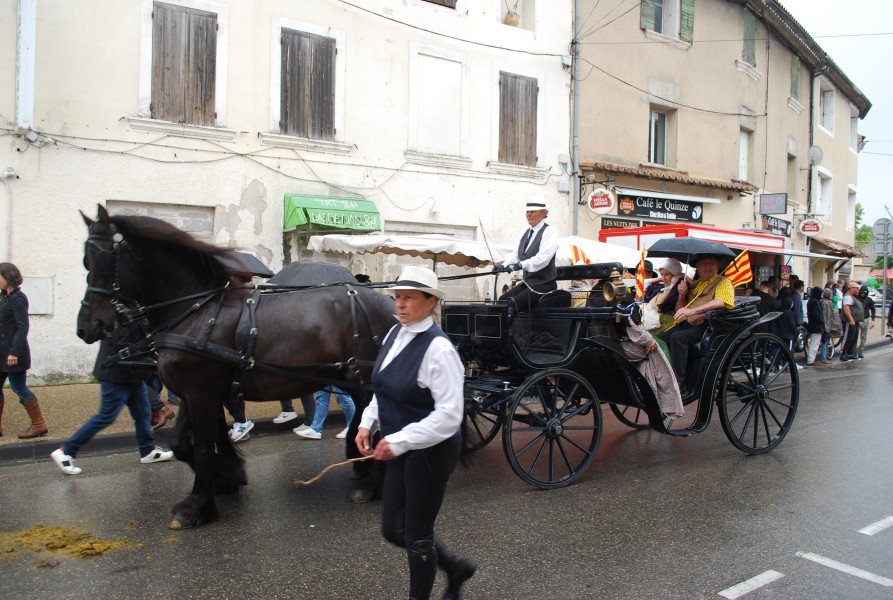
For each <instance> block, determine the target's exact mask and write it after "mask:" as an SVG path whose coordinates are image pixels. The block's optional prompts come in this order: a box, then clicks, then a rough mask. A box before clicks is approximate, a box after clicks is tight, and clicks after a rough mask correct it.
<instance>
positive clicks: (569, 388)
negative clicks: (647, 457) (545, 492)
mask: <svg viewBox="0 0 893 600" xmlns="http://www.w3.org/2000/svg"><path fill="white" fill-rule="evenodd" d="M506 417H507V420H506V428H507V430H506V431H505V433H504V434H503V436H502V445H503V449H504V450H505V456H506V458H507V459H508V461H509V464H510V465H511V466H512V468H513V469H514V470H515V473H517V474H518V477H520V478H521V479H523V480H524V481H526V482H527V483H530V484H532V485H535V486H537V487H540V488H543V489H552V488H558V487H562V486H565V485H567V484H569V483H570V482H572V481H573V480H574V479H576V478H577V476H578V475H580V474H581V473H582V472H583V471H585V470H586V467H588V466H589V463H590V462H592V459H593V458H594V457H595V452H596V450H597V449H598V443H599V441H600V440H601V435H602V412H601V408H600V405H599V402H598V397H597V396H596V394H595V391H594V390H593V389H592V386H591V385H589V382H587V381H586V379H584V378H583V377H581V376H580V375H578V374H576V373H574V372H573V371H568V370H566V369H551V370H546V371H541V372H539V373H537V374H535V375H533V376H531V377H529V378H528V379H527V380H525V381H524V384H523V385H522V386H521V387H519V388H518V389H517V390H516V391H515V393H514V395H513V396H512V403H511V406H510V407H509V410H508V413H507V415H506Z"/></svg>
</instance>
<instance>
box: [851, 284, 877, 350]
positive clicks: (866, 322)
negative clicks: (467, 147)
mask: <svg viewBox="0 0 893 600" xmlns="http://www.w3.org/2000/svg"><path fill="white" fill-rule="evenodd" d="M858 299H859V300H860V301H861V302H862V313H863V315H864V317H865V318H864V319H862V325H861V327H860V328H859V329H860V330H861V334H862V336H861V340H860V342H859V347H858V349H857V350H856V353H857V355H858V356H856V358H865V356H864V352H865V344H867V343H868V330H869V329H872V328H874V320H875V318H876V317H877V312H876V310H875V307H874V300H872V299H871V296H869V295H868V286H865V285H863V286H862V287H860V288H859V295H858Z"/></svg>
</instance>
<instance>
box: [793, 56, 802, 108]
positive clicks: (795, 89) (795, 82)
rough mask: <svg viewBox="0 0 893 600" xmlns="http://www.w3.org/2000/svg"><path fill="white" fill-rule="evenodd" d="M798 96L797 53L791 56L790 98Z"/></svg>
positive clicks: (798, 62)
mask: <svg viewBox="0 0 893 600" xmlns="http://www.w3.org/2000/svg"><path fill="white" fill-rule="evenodd" d="M799 97H800V59H799V58H797V55H796V54H795V55H793V56H792V57H791V98H793V99H794V100H797V99H798V98H799Z"/></svg>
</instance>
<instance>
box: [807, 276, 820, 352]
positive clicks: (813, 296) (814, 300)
mask: <svg viewBox="0 0 893 600" xmlns="http://www.w3.org/2000/svg"><path fill="white" fill-rule="evenodd" d="M823 292H824V290H823V289H822V288H820V287H819V286H816V287H814V288H812V289H811V290H810V291H809V300H808V301H807V302H806V332H807V334H809V337H808V338H807V346H806V366H812V365H813V364H815V358H816V356H817V355H818V352H819V348H820V347H821V345H822V337H823V336H824V335H825V316H824V314H823V312H822V294H823Z"/></svg>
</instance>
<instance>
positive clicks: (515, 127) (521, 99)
mask: <svg viewBox="0 0 893 600" xmlns="http://www.w3.org/2000/svg"><path fill="white" fill-rule="evenodd" d="M537 91H538V84H537V80H536V79H534V78H532V77H523V76H521V75H513V74H511V73H504V72H503V73H500V74H499V157H498V160H499V162H501V163H506V164H512V165H524V166H528V167H535V166H536V136H537V131H536V114H537Z"/></svg>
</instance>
